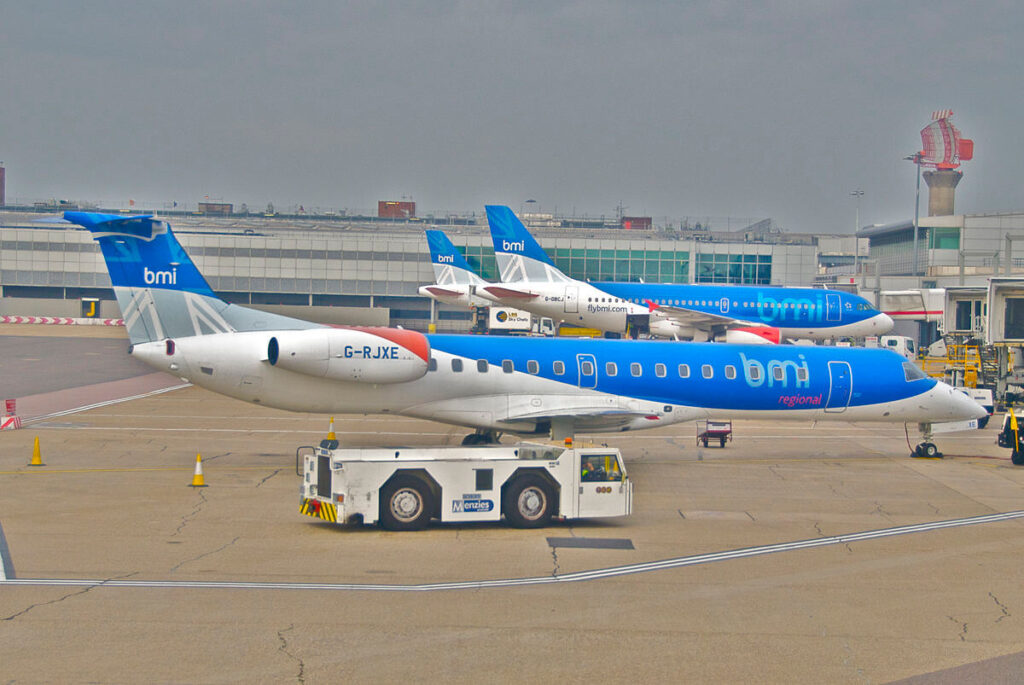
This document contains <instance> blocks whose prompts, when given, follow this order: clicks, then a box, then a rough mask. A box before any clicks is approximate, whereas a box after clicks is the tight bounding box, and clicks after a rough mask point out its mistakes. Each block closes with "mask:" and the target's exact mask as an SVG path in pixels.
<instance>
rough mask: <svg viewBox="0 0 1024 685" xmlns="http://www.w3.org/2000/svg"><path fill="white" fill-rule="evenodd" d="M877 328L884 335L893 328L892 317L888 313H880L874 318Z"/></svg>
mask: <svg viewBox="0 0 1024 685" xmlns="http://www.w3.org/2000/svg"><path fill="white" fill-rule="evenodd" d="M874 324H875V328H877V329H878V332H879V334H882V335H884V334H885V333H888V332H889V331H891V330H892V327H893V326H894V325H895V324H893V321H892V317H891V316H889V315H888V314H878V315H877V316H875V318H874Z"/></svg>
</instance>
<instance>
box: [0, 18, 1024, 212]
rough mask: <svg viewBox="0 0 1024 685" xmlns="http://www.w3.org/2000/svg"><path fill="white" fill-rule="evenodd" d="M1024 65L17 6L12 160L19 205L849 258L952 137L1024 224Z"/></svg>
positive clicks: (1023, 34) (639, 36)
mask: <svg viewBox="0 0 1024 685" xmlns="http://www.w3.org/2000/svg"><path fill="white" fill-rule="evenodd" d="M1022 44H1024V5H1021V4H1020V3H1019V2H1012V1H1007V2H981V3H963V2H951V1H946V0H933V1H930V2H891V1H884V2H831V3H830V2H818V1H809V2H799V1H789V2H777V3H771V4H767V5H762V4H756V5H755V4H754V3H738V2H680V3H654V2H628V1H626V2H613V1H605V2H601V1H587V2H557V1H555V0H550V1H547V2H502V3H497V2H468V1H467V2H443V1H439V0H435V1H425V2H378V3H345V2H220V3H190V2H181V1H177V2H159V3H152V2H96V1H90V2H79V1H75V2H29V1H25V2H9V1H6V0H0V65H2V71H0V74H2V77H0V160H3V161H4V163H5V166H6V167H7V176H8V182H7V195H8V200H9V201H10V200H11V199H20V198H24V199H38V198H47V197H56V198H68V199H92V200H103V201H105V202H107V203H111V204H116V203H121V202H127V200H128V199H129V198H134V199H136V200H138V201H141V202H151V203H153V202H156V203H159V202H169V201H172V200H177V201H179V202H189V203H195V202H197V201H200V200H202V199H203V197H204V196H205V195H209V196H210V197H211V198H223V199H224V200H226V201H231V202H235V203H236V204H238V203H241V202H247V203H249V204H250V206H251V207H253V208H257V207H259V208H262V207H263V206H264V205H265V204H266V203H267V202H273V203H274V204H275V205H276V206H277V207H280V208H283V207H287V206H291V205H299V204H302V205H304V206H306V207H307V208H310V207H335V208H351V209H366V210H370V209H374V208H375V207H376V202H377V200H379V199H398V198H399V197H400V196H411V197H412V198H413V199H414V200H416V202H417V204H418V206H419V208H420V209H421V212H426V211H439V212H443V211H482V208H483V205H484V204H486V203H500V204H508V205H510V206H512V207H513V208H515V209H517V210H518V209H519V207H520V205H521V203H522V202H523V201H524V200H526V199H535V200H537V201H538V202H539V203H540V205H541V208H542V209H544V210H557V211H559V212H563V213H571V212H573V211H575V212H576V213H577V214H584V213H586V214H590V215H596V214H602V213H603V214H606V215H611V214H613V213H614V211H615V206H616V205H617V204H618V203H619V202H620V201H621V202H622V203H623V204H624V205H625V206H626V207H627V208H628V209H627V213H629V214H647V215H654V216H656V217H664V216H668V217H676V218H678V217H683V216H693V217H700V216H713V217H719V216H722V217H724V216H733V217H772V218H773V219H775V220H776V221H777V222H778V223H779V224H780V225H781V226H782V227H783V228H784V229H785V230H788V231H821V232H848V231H850V230H852V229H853V225H854V207H855V201H854V199H853V198H852V197H851V196H850V195H849V193H850V191H851V190H853V189H855V188H858V187H859V188H862V189H863V190H864V191H865V193H866V194H865V196H864V198H863V199H862V200H861V212H860V215H861V224H868V223H873V222H878V223H883V222H889V221H896V220H903V219H908V218H910V217H911V216H912V215H913V208H914V179H915V177H914V168H913V165H912V164H910V163H909V162H906V161H903V160H902V158H903V157H904V156H906V155H908V154H912V153H913V152H914V151H915V150H917V149H918V147H919V146H920V138H919V136H918V131H919V130H920V129H921V128H922V127H923V126H924V125H925V124H927V123H928V121H929V118H930V116H931V112H932V111H933V110H936V109H945V108H949V109H952V110H954V112H956V115H955V116H954V119H953V120H954V122H956V124H957V126H958V127H959V128H960V129H961V130H962V131H963V132H964V135H965V136H966V137H968V138H973V139H974V141H975V146H976V152H975V157H976V159H975V160H974V161H971V162H967V163H966V164H965V166H964V171H965V176H964V180H963V181H962V182H961V184H960V187H959V188H958V190H957V210H958V211H966V212H983V211H998V210H1010V209H1022V208H1024V198H1022V197H1021V190H1022V184H1024V181H1022V179H1024V150H1022V146H1024V140H1022V138H1024V137H1022V136H1021V135H1020V128H1021V125H1020V123H1019V122H1020V120H1021V113H1022V111H1024V78H1022V65H1024V49H1022V47H1021V45H1022ZM922 186H923V184H922ZM926 199H927V195H926V192H925V191H924V190H922V206H923V207H926V205H925V204H924V203H925V202H926ZM922 213H924V210H922Z"/></svg>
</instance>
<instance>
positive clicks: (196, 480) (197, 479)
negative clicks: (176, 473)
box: [189, 454, 206, 488]
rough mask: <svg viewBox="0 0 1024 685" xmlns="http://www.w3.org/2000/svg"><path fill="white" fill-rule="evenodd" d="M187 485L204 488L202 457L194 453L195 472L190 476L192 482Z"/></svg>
mask: <svg viewBox="0 0 1024 685" xmlns="http://www.w3.org/2000/svg"><path fill="white" fill-rule="evenodd" d="M189 487H193V488H205V487H206V483H204V482H203V457H202V455H199V454H197V455H196V473H195V475H194V476H192V484H191V485H190V486H189Z"/></svg>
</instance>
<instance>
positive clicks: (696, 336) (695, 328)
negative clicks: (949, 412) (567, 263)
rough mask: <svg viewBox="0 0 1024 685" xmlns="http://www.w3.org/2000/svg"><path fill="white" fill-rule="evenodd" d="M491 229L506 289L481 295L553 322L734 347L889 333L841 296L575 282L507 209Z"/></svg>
mask: <svg viewBox="0 0 1024 685" xmlns="http://www.w3.org/2000/svg"><path fill="white" fill-rule="evenodd" d="M487 222H488V223H489V224H490V228H491V238H492V240H493V242H494V254H495V257H496V258H497V260H498V268H499V269H500V272H501V280H502V282H501V283H494V284H489V285H484V286H477V287H476V294H477V295H478V296H480V297H485V298H488V299H490V300H491V301H492V302H496V303H499V304H502V305H505V306H508V307H517V308H519V309H524V310H526V311H529V312H532V313H534V314H536V315H538V316H548V317H551V318H552V319H555V320H556V321H562V322H565V323H570V324H573V325H577V326H583V327H586V328H597V329H599V330H603V331H609V332H614V333H623V332H626V331H627V329H633V330H639V331H644V330H647V331H649V332H650V333H651V334H652V335H657V336H660V337H665V338H676V339H680V338H684V339H693V340H713V339H716V338H721V337H724V338H725V339H726V340H727V341H730V342H732V341H736V342H764V341H765V340H767V341H771V342H779V340H780V339H785V338H809V339H813V340H825V339H830V338H837V337H852V338H859V337H863V336H867V335H882V334H884V333H887V332H888V331H890V330H891V329H892V325H893V322H892V319H890V318H889V317H888V316H886V315H885V314H883V313H881V312H879V311H878V310H877V309H875V308H874V307H873V306H872V305H871V303H869V302H868V301H867V300H865V299H864V298H863V297H860V296H858V295H854V294H851V293H846V292H842V291H839V290H822V289H818V288H785V287H768V286H741V285H684V284H649V283H621V282H594V283H590V282H585V281H578V280H575V279H573V278H570V277H569V276H567V275H565V274H564V273H563V272H562V271H560V270H559V269H558V267H556V266H555V264H554V262H552V261H551V259H550V258H549V257H548V255H547V254H546V253H545V252H544V250H543V249H542V248H541V246H540V245H539V244H538V243H537V241H536V240H534V238H533V236H531V235H530V233H529V232H528V231H527V230H526V228H525V227H524V226H523V224H522V223H521V222H520V221H519V219H518V218H517V217H516V215H515V214H513V213H512V210H511V209H509V208H508V207H505V206H499V205H489V206H488V207H487ZM762 339H763V340H762Z"/></svg>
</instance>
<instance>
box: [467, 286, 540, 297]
mask: <svg viewBox="0 0 1024 685" xmlns="http://www.w3.org/2000/svg"><path fill="white" fill-rule="evenodd" d="M479 290H483V291H484V292H486V293H488V294H490V295H491V296H492V297H496V298H498V299H502V300H505V299H508V300H532V299H534V298H535V297H538V295H537V294H536V293H528V292H525V291H522V290H515V289H513V288H504V287H502V286H499V285H488V286H484V287H482V288H479Z"/></svg>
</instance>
